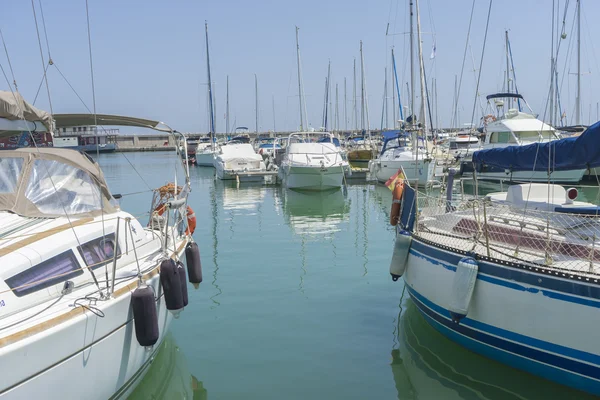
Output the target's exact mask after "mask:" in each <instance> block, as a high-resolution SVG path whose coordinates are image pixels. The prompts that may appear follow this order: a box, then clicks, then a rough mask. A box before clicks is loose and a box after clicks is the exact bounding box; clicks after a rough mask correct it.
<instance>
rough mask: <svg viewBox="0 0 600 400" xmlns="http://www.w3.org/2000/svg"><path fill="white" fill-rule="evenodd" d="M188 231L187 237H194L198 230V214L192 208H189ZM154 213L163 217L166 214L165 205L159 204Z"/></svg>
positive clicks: (186, 231) (186, 232)
mask: <svg viewBox="0 0 600 400" xmlns="http://www.w3.org/2000/svg"><path fill="white" fill-rule="evenodd" d="M186 210H187V225H188V227H187V229H186V230H185V234H186V235H193V234H194V231H195V230H196V213H195V212H194V210H193V209H192V207H190V206H187V209H186ZM154 211H155V212H156V213H157V214H158V215H163V213H164V212H165V204H164V203H163V204H159V205H158V206H157V207H156V208H155V209H154Z"/></svg>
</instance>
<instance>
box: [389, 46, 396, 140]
mask: <svg viewBox="0 0 600 400" xmlns="http://www.w3.org/2000/svg"><path fill="white" fill-rule="evenodd" d="M390 78H392V80H391V82H390V84H391V86H392V129H396V121H397V118H396V93H395V89H394V48H393V47H392V68H390Z"/></svg>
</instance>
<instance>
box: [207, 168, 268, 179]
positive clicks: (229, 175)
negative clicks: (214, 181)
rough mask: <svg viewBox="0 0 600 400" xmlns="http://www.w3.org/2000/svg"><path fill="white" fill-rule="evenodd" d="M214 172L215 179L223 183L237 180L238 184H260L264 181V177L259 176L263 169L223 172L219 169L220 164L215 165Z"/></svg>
mask: <svg viewBox="0 0 600 400" xmlns="http://www.w3.org/2000/svg"><path fill="white" fill-rule="evenodd" d="M215 170H216V172H217V178H219V179H221V180H223V181H230V180H238V179H239V181H240V182H262V181H264V180H265V177H264V175H261V172H265V170H263V169H256V170H249V171H234V170H224V169H223V168H221V164H217V165H216V167H215ZM248 172H250V174H248ZM252 173H256V175H252Z"/></svg>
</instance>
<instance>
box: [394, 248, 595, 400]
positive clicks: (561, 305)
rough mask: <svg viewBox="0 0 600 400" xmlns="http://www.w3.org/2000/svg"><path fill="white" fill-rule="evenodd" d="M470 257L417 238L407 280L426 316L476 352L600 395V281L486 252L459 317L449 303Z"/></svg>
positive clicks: (454, 339) (412, 250)
mask: <svg viewBox="0 0 600 400" xmlns="http://www.w3.org/2000/svg"><path fill="white" fill-rule="evenodd" d="M463 257H465V254H460V253H458V252H455V251H450V250H446V249H442V248H439V247H436V246H434V245H433V244H431V243H428V242H425V241H421V240H420V239H413V244H412V248H411V250H410V255H409V260H408V268H407V270H406V273H405V274H404V281H405V284H406V287H407V289H408V292H409V293H410V296H411V298H412V299H413V301H414V303H415V304H416V305H417V306H418V308H419V310H420V312H421V313H422V314H423V315H424V316H425V318H426V320H427V321H428V322H429V323H430V324H431V325H432V326H433V327H434V328H436V329H437V330H438V331H440V332H441V333H442V334H444V335H445V336H447V337H448V338H449V339H451V340H453V341H455V342H457V343H459V344H461V345H463V346H464V347H466V348H468V349H470V350H472V351H474V352H477V353H480V354H482V355H484V356H486V357H489V358H492V359H494V360H496V361H499V362H501V363H505V364H508V365H510V366H512V367H515V368H518V369H521V370H524V371H527V372H530V373H532V374H535V375H539V376H542V377H544V378H546V379H549V380H552V381H555V382H558V383H561V384H564V385H567V386H571V387H573V388H576V389H579V390H583V391H587V392H590V393H593V394H595V395H599V394H600V350H599V348H598V346H597V343H596V340H595V338H596V335H595V332H597V329H598V322H597V321H598V320H599V319H600V286H599V284H598V283H593V282H591V281H590V282H583V281H582V280H577V281H576V280H575V279H569V278H568V277H566V276H565V277H562V275H563V274H560V275H561V277H559V276H557V274H548V273H542V272H541V271H537V272H536V270H537V269H531V268H519V267H518V266H511V265H506V263H504V264H500V263H494V262H492V261H489V262H488V261H485V262H484V261H483V260H479V261H478V264H479V273H478V274H477V280H476V282H475V290H474V293H473V297H472V300H471V303H470V305H469V309H468V314H467V316H466V318H464V319H463V320H461V322H460V324H458V323H455V322H453V321H452V317H451V315H450V311H449V310H448V307H449V305H450V304H451V301H452V298H453V293H452V287H453V284H452V282H453V278H454V274H455V271H456V266H457V264H458V262H459V260H460V259H461V258H463ZM573 328H576V329H573Z"/></svg>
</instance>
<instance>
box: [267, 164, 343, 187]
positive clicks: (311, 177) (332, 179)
mask: <svg viewBox="0 0 600 400" xmlns="http://www.w3.org/2000/svg"><path fill="white" fill-rule="evenodd" d="M279 178H280V179H281V180H282V181H283V183H284V185H285V187H287V188H288V189H299V190H315V191H322V190H331V189H336V188H341V187H342V184H343V181H344V169H343V168H342V167H337V166H334V167H330V168H321V167H297V166H295V167H291V166H283V167H282V168H281V169H280V170H279Z"/></svg>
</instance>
